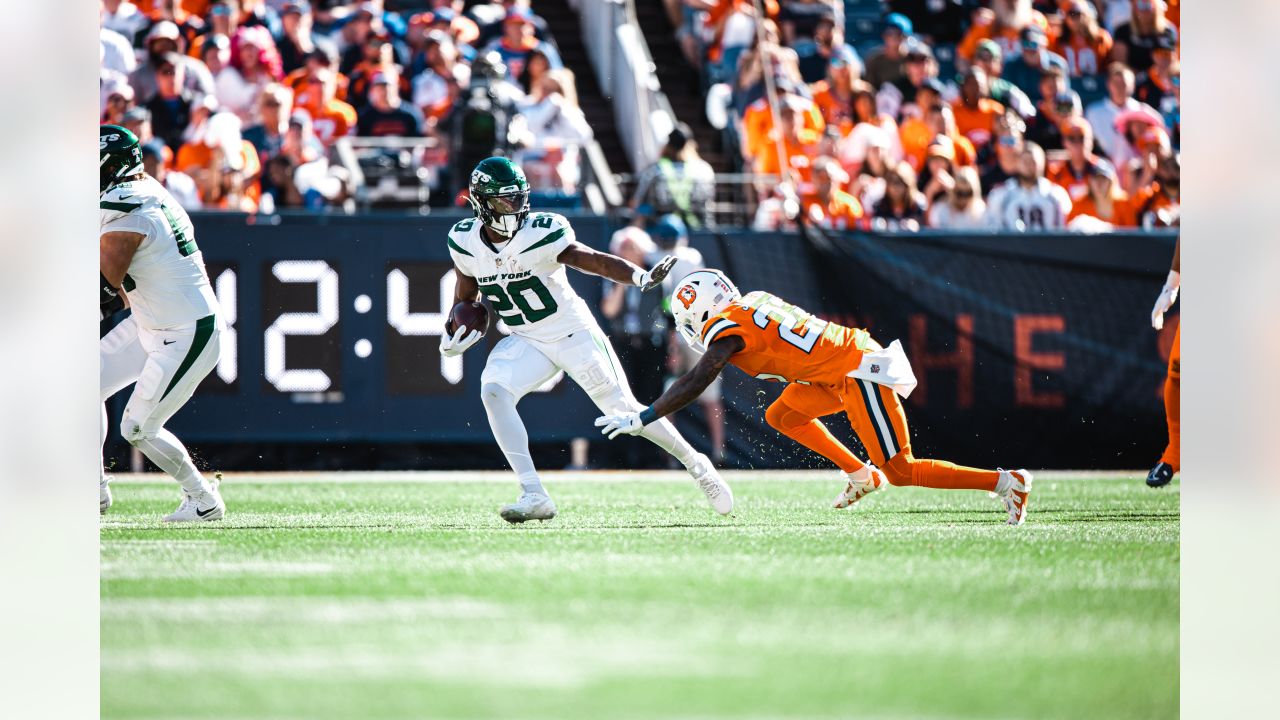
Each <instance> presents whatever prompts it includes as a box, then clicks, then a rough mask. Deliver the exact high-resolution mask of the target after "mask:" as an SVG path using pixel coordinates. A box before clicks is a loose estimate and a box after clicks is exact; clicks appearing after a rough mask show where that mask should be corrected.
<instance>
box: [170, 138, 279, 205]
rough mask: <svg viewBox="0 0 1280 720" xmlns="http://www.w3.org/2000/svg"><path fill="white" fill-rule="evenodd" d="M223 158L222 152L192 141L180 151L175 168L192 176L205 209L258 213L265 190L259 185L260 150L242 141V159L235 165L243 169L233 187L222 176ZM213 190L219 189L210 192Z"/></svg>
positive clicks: (260, 169) (238, 159)
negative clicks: (215, 208) (221, 158)
mask: <svg viewBox="0 0 1280 720" xmlns="http://www.w3.org/2000/svg"><path fill="white" fill-rule="evenodd" d="M220 155H221V150H219V149H216V148H211V147H209V146H208V145H206V144H205V143H203V142H189V143H186V144H184V145H183V146H182V147H180V148H178V158H177V161H176V162H175V163H174V169H175V170H177V171H178V172H182V173H186V174H187V175H190V176H191V177H192V179H194V180H195V181H196V185H197V187H198V188H199V190H200V201H201V202H202V203H204V206H205V207H218V208H225V209H228V210H239V211H242V212H257V210H258V202H259V201H260V200H261V199H262V190H261V188H260V187H259V186H258V176H259V175H261V174H262V163H261V162H260V161H259V160H258V150H257V148H255V147H254V146H253V143H250V142H249V141H248V140H241V141H240V151H239V157H238V158H237V162H236V163H235V164H237V165H239V166H240V170H239V171H238V173H237V174H238V176H239V179H238V180H236V181H235V182H233V183H232V184H231V185H230V186H229V185H228V184H227V183H228V180H227V179H226V178H225V177H224V176H222V175H221V173H222V172H223V171H222V168H223V167H225V165H226V163H224V162H223V161H222V160H219V159H218V158H219V156H220ZM215 165H216V166H217V167H214V166H215ZM210 188H216V189H214V190H213V191H211V190H210Z"/></svg>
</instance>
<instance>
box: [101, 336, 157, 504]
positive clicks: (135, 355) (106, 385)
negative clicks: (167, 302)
mask: <svg viewBox="0 0 1280 720" xmlns="http://www.w3.org/2000/svg"><path fill="white" fill-rule="evenodd" d="M146 364H147V351H146V350H143V349H142V342H141V341H139V340H138V324H137V323H136V322H134V319H133V317H132V316H130V317H127V318H125V319H124V320H121V321H120V322H119V323H118V324H116V326H115V327H113V328H111V332H109V333H107V334H106V335H103V336H102V337H101V338H100V339H99V340H98V389H99V394H100V396H101V402H102V427H101V428H100V434H101V440H102V441H101V442H100V443H98V451H99V458H100V460H101V462H102V469H101V474H100V475H99V476H98V479H99V480H101V479H102V478H104V477H106V474H107V459H106V456H105V455H103V454H102V448H103V447H105V445H106V443H107V423H108V420H107V405H106V402H107V399H108V398H110V397H111V396H112V395H115V394H116V393H118V392H120V391H121V390H123V389H125V388H126V387H128V386H129V385H132V384H133V383H134V382H135V381H137V379H138V375H140V374H141V373H142V368H143V366H144V365H146Z"/></svg>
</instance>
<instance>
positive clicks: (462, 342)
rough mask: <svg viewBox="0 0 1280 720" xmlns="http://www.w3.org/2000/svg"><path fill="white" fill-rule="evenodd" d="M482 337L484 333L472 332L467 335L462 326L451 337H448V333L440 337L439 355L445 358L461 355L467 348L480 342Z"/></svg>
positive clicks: (464, 327) (465, 328)
mask: <svg viewBox="0 0 1280 720" xmlns="http://www.w3.org/2000/svg"><path fill="white" fill-rule="evenodd" d="M482 337H484V333H482V332H480V331H479V330H472V331H471V332H470V334H467V326H466V325H463V326H462V327H460V328H458V330H457V332H455V333H454V334H453V337H449V334H448V333H445V334H444V335H441V336H440V354H441V355H444V356H445V357H454V356H455V355H461V354H462V353H464V352H466V351H467V348H469V347H471V346H472V345H475V344H476V343H477V342H480V338H482Z"/></svg>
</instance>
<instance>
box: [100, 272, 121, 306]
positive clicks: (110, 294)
mask: <svg viewBox="0 0 1280 720" xmlns="http://www.w3.org/2000/svg"><path fill="white" fill-rule="evenodd" d="M98 281H99V284H98V304H99V305H106V304H107V303H110V302H115V301H116V300H119V299H120V291H119V290H117V289H116V288H115V286H114V285H112V284H111V283H109V282H107V277H106V276H105V275H103V274H102V273H101V272H99V273H98Z"/></svg>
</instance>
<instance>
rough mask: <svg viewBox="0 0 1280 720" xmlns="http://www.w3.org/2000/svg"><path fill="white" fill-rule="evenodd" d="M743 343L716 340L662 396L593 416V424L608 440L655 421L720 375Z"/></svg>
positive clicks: (694, 396)
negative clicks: (646, 403) (636, 406)
mask: <svg viewBox="0 0 1280 720" xmlns="http://www.w3.org/2000/svg"><path fill="white" fill-rule="evenodd" d="M746 346H747V344H746V342H745V341H744V340H743V339H742V338H740V337H738V336H737V335H730V336H728V337H724V338H721V339H719V340H716V341H715V342H713V343H711V346H710V347H708V348H707V352H706V353H704V354H703V356H702V358H701V359H700V360H698V364H697V365H694V366H693V369H692V370H690V371H689V372H687V373H685V374H684V375H682V376H681V377H680V379H679V380H676V381H675V382H674V383H672V384H671V387H669V388H667V391H666V392H664V393H662V397H660V398H658V399H657V400H656V401H655V402H654V403H653V404H652V405H650V406H649V407H647V408H645V409H644V410H641V411H640V412H638V413H634V412H633V413H623V414H621V415H605V416H602V417H599V418H596V427H598V428H604V429H603V430H601V431H600V432H601V434H604V435H608V436H609V439H610V440H612V439H613V438H615V437H617V436H618V434H619V433H627V434H628V435H635V434H637V433H639V432H640V431H641V430H643V429H644V426H645V425H648V424H649V423H652V422H656V421H657V420H659V419H661V418H664V417H666V416H667V415H670V414H671V413H674V412H676V411H677V410H680V409H681V408H684V407H686V406H688V405H689V404H691V403H693V401H695V400H697V399H698V397H699V396H700V395H702V392H703V391H704V390H706V389H707V386H708V385H710V384H711V382H712V381H713V380H715V379H716V378H717V377H719V376H720V373H721V372H722V371H723V370H724V366H725V365H726V364H728V362H729V358H731V357H733V356H734V354H736V353H738V352H741V351H742V349H743V348H745V347H746Z"/></svg>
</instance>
